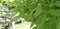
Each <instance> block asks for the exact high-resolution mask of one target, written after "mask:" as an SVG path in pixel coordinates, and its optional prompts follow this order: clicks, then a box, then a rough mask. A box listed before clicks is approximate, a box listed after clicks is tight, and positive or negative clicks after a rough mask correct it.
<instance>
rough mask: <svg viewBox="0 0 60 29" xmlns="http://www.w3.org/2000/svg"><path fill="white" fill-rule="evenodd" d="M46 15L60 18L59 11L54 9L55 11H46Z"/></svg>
mask: <svg viewBox="0 0 60 29" xmlns="http://www.w3.org/2000/svg"><path fill="white" fill-rule="evenodd" d="M48 13H49V14H50V15H54V16H60V10H59V9H56V10H54V9H50V10H49V11H48Z"/></svg>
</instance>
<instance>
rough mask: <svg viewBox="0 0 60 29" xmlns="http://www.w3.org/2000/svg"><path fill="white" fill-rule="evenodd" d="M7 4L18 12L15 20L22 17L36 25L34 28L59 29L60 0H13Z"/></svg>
mask: <svg viewBox="0 0 60 29" xmlns="http://www.w3.org/2000/svg"><path fill="white" fill-rule="evenodd" d="M7 6H8V7H9V8H10V9H11V11H13V12H16V13H17V12H19V13H20V15H19V16H17V18H15V20H16V19H18V18H20V17H23V18H25V19H26V20H27V21H31V22H32V25H33V24H34V23H35V24H36V25H37V27H35V28H34V29H60V21H59V19H60V0H15V1H13V2H8V4H7ZM34 13H36V18H35V19H34V17H35V16H33V14H34Z"/></svg>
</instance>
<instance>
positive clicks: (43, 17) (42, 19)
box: [36, 14, 47, 29]
mask: <svg viewBox="0 0 60 29" xmlns="http://www.w3.org/2000/svg"><path fill="white" fill-rule="evenodd" d="M46 21H47V16H46V14H43V15H40V16H39V17H38V18H37V21H36V24H37V28H36V29H41V28H40V27H41V25H42V24H44V23H45V22H46Z"/></svg>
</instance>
